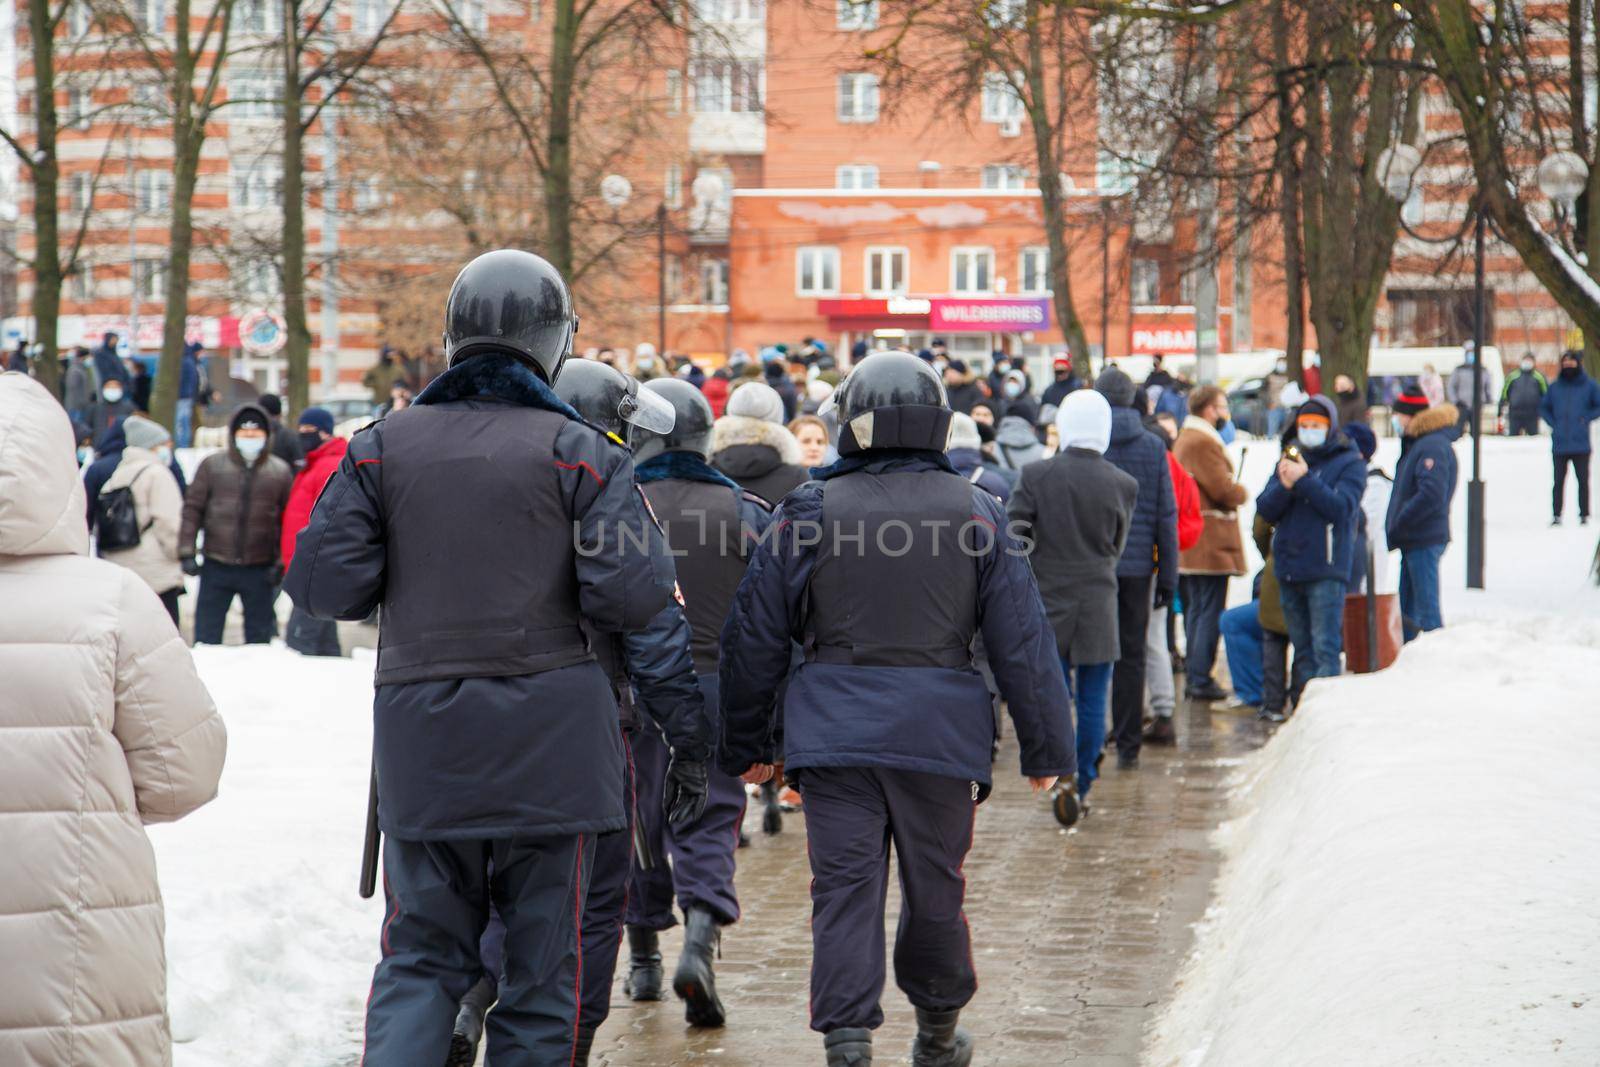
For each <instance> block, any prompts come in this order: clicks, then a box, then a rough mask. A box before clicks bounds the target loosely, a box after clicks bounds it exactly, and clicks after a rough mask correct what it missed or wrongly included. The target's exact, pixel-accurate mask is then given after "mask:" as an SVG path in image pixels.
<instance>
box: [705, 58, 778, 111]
mask: <svg viewBox="0 0 1600 1067" xmlns="http://www.w3.org/2000/svg"><path fill="white" fill-rule="evenodd" d="M694 109H695V111H697V112H699V113H700V114H703V115H722V114H728V113H730V112H732V113H736V114H754V113H756V112H759V111H760V110H761V61H760V60H759V59H702V60H700V61H699V62H697V63H696V64H695V66H694Z"/></svg>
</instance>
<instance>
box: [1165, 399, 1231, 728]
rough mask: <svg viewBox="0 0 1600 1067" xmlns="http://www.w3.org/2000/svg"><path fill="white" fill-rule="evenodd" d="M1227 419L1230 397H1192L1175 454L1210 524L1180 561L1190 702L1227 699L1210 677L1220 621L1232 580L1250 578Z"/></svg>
mask: <svg viewBox="0 0 1600 1067" xmlns="http://www.w3.org/2000/svg"><path fill="white" fill-rule="evenodd" d="M1228 418H1229V415H1228V395H1227V394H1226V393H1224V392H1223V391H1222V390H1221V389H1219V388H1217V387H1216V386H1214V385H1202V386H1200V387H1199V388H1197V389H1196V390H1194V392H1193V393H1191V394H1190V395H1189V417H1188V418H1187V419H1185V420H1184V423H1183V429H1181V430H1179V431H1178V443H1177V444H1176V445H1174V446H1173V450H1172V452H1173V455H1175V456H1176V457H1177V458H1178V462H1179V463H1181V464H1183V469H1184V470H1186V471H1188V472H1189V473H1190V474H1191V475H1193V476H1194V480H1195V484H1196V485H1198V486H1199V488H1200V513H1201V515H1202V517H1203V518H1204V519H1205V526H1204V528H1203V529H1202V530H1201V532H1200V540H1199V541H1198V542H1197V543H1196V544H1195V545H1194V547H1192V548H1190V549H1188V550H1186V551H1184V552H1183V554H1182V555H1181V556H1180V557H1179V560H1178V592H1179V595H1180V596H1181V597H1182V598H1183V632H1184V636H1185V638H1186V639H1187V643H1188V654H1187V657H1186V658H1185V660H1184V663H1185V667H1184V673H1185V675H1186V680H1187V687H1186V688H1187V690H1188V694H1189V698H1190V699H1191V700H1221V699H1223V698H1225V697H1226V696H1227V695H1228V694H1227V692H1226V691H1225V690H1224V689H1223V688H1222V687H1221V686H1219V685H1217V683H1216V681H1215V679H1213V678H1212V677H1211V669H1212V666H1213V664H1214V663H1215V662H1216V659H1217V640H1218V637H1219V635H1220V632H1221V631H1220V629H1219V626H1218V621H1219V620H1220V619H1221V618H1222V610H1223V608H1224V607H1226V606H1227V600H1228V579H1229V578H1230V577H1232V576H1234V575H1236V574H1243V573H1245V567H1244V543H1243V542H1242V541H1241V540H1240V537H1239V518H1238V515H1237V514H1236V513H1235V509H1236V508H1237V507H1238V506H1239V505H1240V504H1243V503H1244V502H1245V499H1246V497H1247V496H1248V494H1247V493H1246V491H1245V488H1244V486H1242V485H1240V484H1239V483H1238V482H1236V481H1234V477H1233V462H1232V461H1231V460H1230V459H1229V458H1228V450H1227V449H1226V448H1225V447H1224V446H1223V444H1222V436H1221V433H1220V430H1221V428H1222V427H1223V426H1225V425H1227V423H1228Z"/></svg>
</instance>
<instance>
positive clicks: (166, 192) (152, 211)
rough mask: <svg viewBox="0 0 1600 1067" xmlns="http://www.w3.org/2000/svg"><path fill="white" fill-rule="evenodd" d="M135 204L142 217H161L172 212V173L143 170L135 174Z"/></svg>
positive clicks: (135, 208) (168, 171)
mask: <svg viewBox="0 0 1600 1067" xmlns="http://www.w3.org/2000/svg"><path fill="white" fill-rule="evenodd" d="M133 203H134V210H135V211H136V212H138V214H140V215H159V214H162V213H163V212H166V211H170V210H172V172H171V171H170V170H141V171H138V172H137V173H135V174H134V176H133Z"/></svg>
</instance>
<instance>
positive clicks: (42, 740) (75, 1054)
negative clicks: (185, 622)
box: [0, 374, 227, 1067]
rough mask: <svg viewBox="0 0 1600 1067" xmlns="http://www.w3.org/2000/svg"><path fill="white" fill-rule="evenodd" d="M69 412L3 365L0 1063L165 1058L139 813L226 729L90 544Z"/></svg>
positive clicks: (180, 786) (207, 759)
mask: <svg viewBox="0 0 1600 1067" xmlns="http://www.w3.org/2000/svg"><path fill="white" fill-rule="evenodd" d="M73 444H74V442H73V440H72V430H71V428H70V426H69V425H68V422H67V415H66V412H65V411H63V410H62V408H61V405H60V404H59V403H57V402H56V400H55V399H54V398H53V397H51V396H50V394H49V392H48V391H47V390H45V389H44V388H43V387H42V386H40V385H39V384H38V383H37V382H34V381H32V380H30V379H28V378H27V377H25V376H23V375H21V374H4V375H0V604H3V605H5V609H4V610H3V611H0V677H3V678H4V679H5V688H4V692H3V695H0V733H3V734H4V735H5V741H4V743H0V856H4V857H5V860H4V864H5V867H4V870H5V875H4V876H3V877H0V1063H3V1064H5V1065H6V1067H108V1065H115V1067H162V1065H166V1064H170V1063H171V1062H172V1042H171V1037H170V1035H169V1032H168V1026H167V1014H166V984H167V983H166V955H165V951H164V948H163V941H162V939H163V937H164V926H165V922H164V919H163V915H162V906H161V892H160V889H159V888H158V886H157V883H156V867H155V855H154V853H153V851H152V850H151V848H150V842H149V840H148V839H147V838H146V837H145V833H144V829H143V827H142V825H141V824H142V823H152V822H167V821H170V820H173V819H177V818H180V817H182V816H184V815H187V814H188V813H189V812H191V811H193V810H194V809H196V808H198V807H200V806H201V805H202V804H204V803H206V802H207V801H208V800H210V799H211V798H212V797H214V796H215V795H216V792H217V780H218V778H219V776H220V775H221V773H222V763H223V754H224V750H225V748H226V745H227V738H226V733H225V731H224V729H223V725H222V720H221V719H220V718H219V717H218V716H217V711H216V708H215V707H214V706H213V705H212V703H211V697H210V695H209V694H207V692H206V689H205V686H204V685H202V684H201V682H200V679H199V676H198V675H197V674H196V673H195V669H194V662H193V660H192V659H190V657H189V651H188V649H186V648H185V647H184V644H183V640H182V639H181V638H180V637H179V636H178V631H177V630H175V629H174V628H173V626H172V621H171V620H170V619H169V618H168V617H167V613H166V610H165V609H163V608H162V606H161V601H160V600H158V599H157V598H156V595H155V593H153V592H151V591H150V588H149V587H148V586H147V585H146V584H145V583H144V582H142V581H140V579H139V578H138V576H137V575H135V574H134V573H133V572H131V571H128V570H125V569H123V568H121V567H117V566H115V565H114V564H111V563H107V562H105V561H104V560H99V559H90V558H88V556H87V553H88V551H89V532H88V530H87V529H86V528H85V527H84V524H83V508H84V504H83V488H82V485H81V483H80V482H79V480H78V472H77V465H76V463H75V462H74V459H73Z"/></svg>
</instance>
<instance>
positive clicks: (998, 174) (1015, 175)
mask: <svg viewBox="0 0 1600 1067" xmlns="http://www.w3.org/2000/svg"><path fill="white" fill-rule="evenodd" d="M978 184H979V185H980V186H981V187H982V188H984V189H1026V188H1027V187H1028V169H1027V168H1026V167H1024V166H1021V165H1020V164H1017V163H985V164H984V165H983V170H982V172H981V176H980V178H979V180H978Z"/></svg>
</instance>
